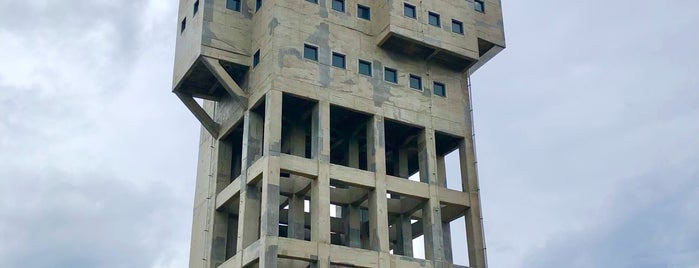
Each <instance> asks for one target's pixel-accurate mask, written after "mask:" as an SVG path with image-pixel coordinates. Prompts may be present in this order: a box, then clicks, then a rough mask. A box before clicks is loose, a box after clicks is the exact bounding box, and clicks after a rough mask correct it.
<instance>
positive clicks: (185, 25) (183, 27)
mask: <svg viewBox="0 0 699 268" xmlns="http://www.w3.org/2000/svg"><path fill="white" fill-rule="evenodd" d="M185 28H187V18H184V19H183V20H182V24H180V33H183V32H184V29H185Z"/></svg>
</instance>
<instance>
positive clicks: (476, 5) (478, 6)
mask: <svg viewBox="0 0 699 268" xmlns="http://www.w3.org/2000/svg"><path fill="white" fill-rule="evenodd" d="M473 9H475V10H476V11H478V12H481V13H485V2H484V1H483V0H474V1H473Z"/></svg>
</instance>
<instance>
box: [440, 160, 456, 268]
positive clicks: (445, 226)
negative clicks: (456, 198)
mask: <svg viewBox="0 0 699 268" xmlns="http://www.w3.org/2000/svg"><path fill="white" fill-rule="evenodd" d="M437 176H438V177H439V186H441V187H445V188H446V187H447V168H446V162H445V161H444V156H442V155H440V156H437ZM442 233H443V234H444V235H443V240H444V258H445V260H446V261H447V262H453V253H452V248H451V226H450V225H449V223H448V222H442Z"/></svg>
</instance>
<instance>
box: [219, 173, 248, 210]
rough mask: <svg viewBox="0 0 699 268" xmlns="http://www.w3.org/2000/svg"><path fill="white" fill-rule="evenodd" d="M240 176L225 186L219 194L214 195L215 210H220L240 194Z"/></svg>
mask: <svg viewBox="0 0 699 268" xmlns="http://www.w3.org/2000/svg"><path fill="white" fill-rule="evenodd" d="M241 179H242V176H238V177H237V178H235V180H233V182H231V183H230V184H228V186H226V188H224V189H223V191H221V192H220V193H218V194H217V195H216V209H217V210H218V209H220V208H221V207H222V206H223V205H225V204H226V203H228V201H230V200H231V199H232V198H233V197H234V196H236V195H238V194H240V180H241Z"/></svg>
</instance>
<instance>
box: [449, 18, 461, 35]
mask: <svg viewBox="0 0 699 268" xmlns="http://www.w3.org/2000/svg"><path fill="white" fill-rule="evenodd" d="M451 31H452V32H454V33H458V34H464V24H463V23H461V22H460V21H458V20H451Z"/></svg>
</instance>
